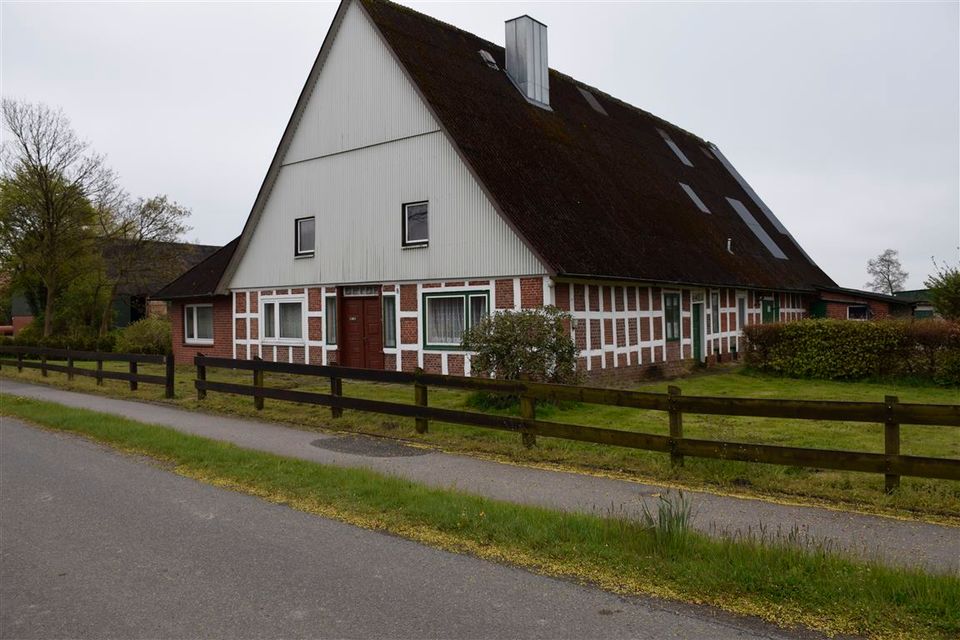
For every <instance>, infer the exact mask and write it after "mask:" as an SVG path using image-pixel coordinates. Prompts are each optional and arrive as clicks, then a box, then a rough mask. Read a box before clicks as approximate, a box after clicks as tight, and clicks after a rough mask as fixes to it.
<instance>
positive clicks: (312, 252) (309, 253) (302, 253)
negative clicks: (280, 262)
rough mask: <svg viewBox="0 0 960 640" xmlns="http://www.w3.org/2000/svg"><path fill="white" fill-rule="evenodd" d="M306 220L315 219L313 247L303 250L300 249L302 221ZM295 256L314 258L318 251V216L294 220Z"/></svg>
mask: <svg viewBox="0 0 960 640" xmlns="http://www.w3.org/2000/svg"><path fill="white" fill-rule="evenodd" d="M304 220H313V249H311V250H310V251H302V250H301V249H300V223H301V222H303V221H304ZM293 236H294V239H293V256H294V257H295V258H312V257H313V256H315V255H316V253H317V218H316V216H305V217H303V218H297V219H296V220H294V221H293Z"/></svg>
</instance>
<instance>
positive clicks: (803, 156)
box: [0, 0, 960, 288]
mask: <svg viewBox="0 0 960 640" xmlns="http://www.w3.org/2000/svg"><path fill="white" fill-rule="evenodd" d="M404 4H409V5H410V6H413V7H414V8H416V9H418V10H420V11H423V12H425V13H428V14H430V15H432V16H435V17H437V18H439V19H441V20H444V21H446V22H450V23H452V24H454V25H456V26H458V27H461V28H463V29H466V30H467V31H471V32H473V33H476V34H478V35H481V36H483V37H485V38H487V39H489V40H492V41H493V42H496V43H499V44H502V43H503V21H504V20H505V19H508V18H513V17H515V16H517V15H520V14H524V13H528V14H530V15H531V16H533V17H535V18H537V19H539V20H541V21H542V22H545V23H546V24H547V25H548V26H549V38H550V40H549V43H550V49H549V56H550V66H551V67H553V68H555V69H558V70H560V71H563V72H565V73H567V74H569V75H572V76H574V77H576V78H578V79H580V80H582V81H584V82H586V83H588V84H591V85H593V86H596V87H598V88H600V89H602V90H604V91H606V92H608V93H610V94H612V95H614V96H617V97H619V98H621V99H623V100H625V101H627V102H629V103H631V104H634V105H636V106H638V107H641V108H643V109H646V110H648V111H651V112H653V113H655V114H657V115H658V116H661V117H663V118H665V119H667V120H670V121H671V122H673V123H675V124H677V125H678V126H681V127H684V128H686V129H688V130H690V131H692V132H694V133H696V134H698V135H700V136H702V137H703V138H705V139H707V140H710V141H712V142H714V143H716V144H717V145H718V146H719V147H720V148H721V149H722V150H723V152H724V154H725V155H726V156H727V157H728V158H729V159H730V160H731V162H733V164H734V165H735V166H736V167H737V168H738V169H739V171H740V173H742V174H743V175H744V176H745V177H746V179H747V180H748V181H749V182H750V183H751V184H752V185H753V186H754V188H755V189H756V190H757V192H758V193H759V194H760V195H761V196H762V197H763V198H764V200H765V201H766V202H767V204H768V205H770V207H771V208H772V209H773V210H774V211H775V212H776V213H777V215H778V216H779V217H780V219H781V220H782V221H783V222H784V223H785V224H786V226H787V227H788V228H789V229H790V230H791V231H792V232H793V234H794V236H795V237H796V238H797V239H798V240H799V242H800V243H801V245H803V247H804V248H805V249H806V250H807V251H808V253H810V254H811V256H812V257H813V258H814V259H815V260H816V261H817V262H818V263H819V264H820V266H821V267H823V268H824V269H825V270H826V271H827V273H829V274H830V275H831V276H832V277H833V278H834V279H835V280H836V281H837V282H838V283H839V284H841V285H843V286H851V287H862V286H863V285H864V283H865V282H866V280H867V274H866V271H865V265H866V262H867V259H868V258H870V257H873V256H875V255H877V254H878V253H880V252H881V251H883V250H884V249H886V248H893V249H898V250H899V251H900V256H901V260H902V262H903V264H904V267H905V268H906V269H907V271H909V272H910V278H909V280H908V282H907V286H908V288H919V287H921V286H922V281H923V279H924V277H925V276H926V275H927V274H928V273H929V272H930V270H931V261H930V259H931V256H935V257H936V258H937V259H938V260H940V261H944V260H947V261H950V262H951V263H956V262H957V259H958V251H960V250H958V246H960V26H958V25H960V10H958V7H960V3H958V2H956V1H955V0H954V1H950V2H939V3H919V2H904V3H873V4H872V3H863V2H857V3H829V2H820V3H772V2H771V3H730V2H725V3H705V2H704V3H699V2H686V3H644V2H619V3H601V2H405V3H404ZM336 8H337V3H336V2H296V3H294V2H287V3H279V2H271V3H249V2H223V3H213V2H206V3H195V4H193V3H189V2H176V3H173V2H171V3H164V2H151V3H145V2H141V3H134V2H126V3H93V2H78V3H69V4H68V3H42V4H41V3H31V2H9V1H7V0H2V2H0V20H2V24H0V43H2V44H0V49H2V50H0V54H2V60H0V72H2V75H0V85H2V86H0V89H2V94H3V96H4V97H10V98H18V99H22V100H27V101H31V102H44V103H47V104H49V105H54V106H58V107H61V108H62V109H63V110H64V112H65V113H66V114H67V115H68V117H69V118H70V120H71V121H72V123H73V126H74V128H75V129H76V130H77V131H78V132H79V133H80V135H81V136H83V137H84V138H86V139H87V140H89V141H90V143H91V144H92V145H93V147H94V148H95V149H96V150H97V151H99V152H101V153H104V154H106V155H107V156H108V160H109V163H110V165H111V166H112V167H114V168H115V169H116V170H117V171H118V172H119V174H120V176H121V179H122V182H123V185H124V187H125V188H126V189H127V190H128V191H129V192H131V193H132V194H134V195H142V196H149V195H154V194H158V193H165V194H168V195H169V196H170V197H172V198H173V199H175V200H177V201H178V202H180V203H181V204H183V205H186V206H188V207H190V208H191V209H192V210H193V218H192V221H191V225H192V226H193V230H192V231H191V232H190V234H189V239H191V240H196V241H200V242H204V243H210V244H223V243H225V242H227V241H229V240H230V239H231V238H233V237H234V236H235V235H237V234H238V233H239V232H240V230H241V228H242V226H243V223H244V220H245V219H246V216H247V214H248V213H249V211H250V207H251V205H252V203H253V200H254V197H255V196H256V193H257V190H258V188H259V187H260V183H261V181H262V180H263V176H264V174H265V173H266V170H267V167H268V165H269V163H270V159H271V157H272V155H273V152H274V150H275V149H276V146H277V143H278V142H279V139H280V135H281V133H282V132H283V128H284V126H285V125H286V123H287V119H288V118H289V116H290V112H291V111H292V109H293V106H294V103H295V102H296V99H297V96H298V95H299V92H300V89H301V87H302V85H303V82H304V80H305V78H306V75H307V72H308V70H309V68H310V65H311V63H312V62H313V59H314V57H315V56H316V53H317V50H318V49H319V47H320V45H321V43H322V41H323V37H324V34H325V33H326V31H327V28H328V27H329V24H330V21H331V19H332V18H333V15H334V13H335V11H336ZM694 259H695V258H694Z"/></svg>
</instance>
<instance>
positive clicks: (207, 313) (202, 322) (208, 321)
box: [196, 307, 213, 340]
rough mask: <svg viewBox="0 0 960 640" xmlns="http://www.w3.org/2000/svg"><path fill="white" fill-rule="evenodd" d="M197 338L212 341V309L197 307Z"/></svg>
mask: <svg viewBox="0 0 960 640" xmlns="http://www.w3.org/2000/svg"><path fill="white" fill-rule="evenodd" d="M196 309H197V338H199V339H201V340H213V307H197V308H196Z"/></svg>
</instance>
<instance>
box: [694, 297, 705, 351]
mask: <svg viewBox="0 0 960 640" xmlns="http://www.w3.org/2000/svg"><path fill="white" fill-rule="evenodd" d="M702 322H703V305H702V304H695V305H693V361H694V362H703V338H702V334H703V328H702V326H701V324H702Z"/></svg>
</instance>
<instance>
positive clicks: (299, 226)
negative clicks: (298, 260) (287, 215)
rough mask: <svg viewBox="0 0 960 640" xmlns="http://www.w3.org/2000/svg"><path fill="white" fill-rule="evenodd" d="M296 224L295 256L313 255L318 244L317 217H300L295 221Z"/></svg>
mask: <svg viewBox="0 0 960 640" xmlns="http://www.w3.org/2000/svg"><path fill="white" fill-rule="evenodd" d="M294 225H295V228H294V235H295V236H296V239H295V241H294V245H293V254H294V255H295V256H312V255H313V252H314V247H315V246H316V237H315V235H316V233H315V232H316V218H312V217H311V218H298V219H297V220H295V221H294Z"/></svg>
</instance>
